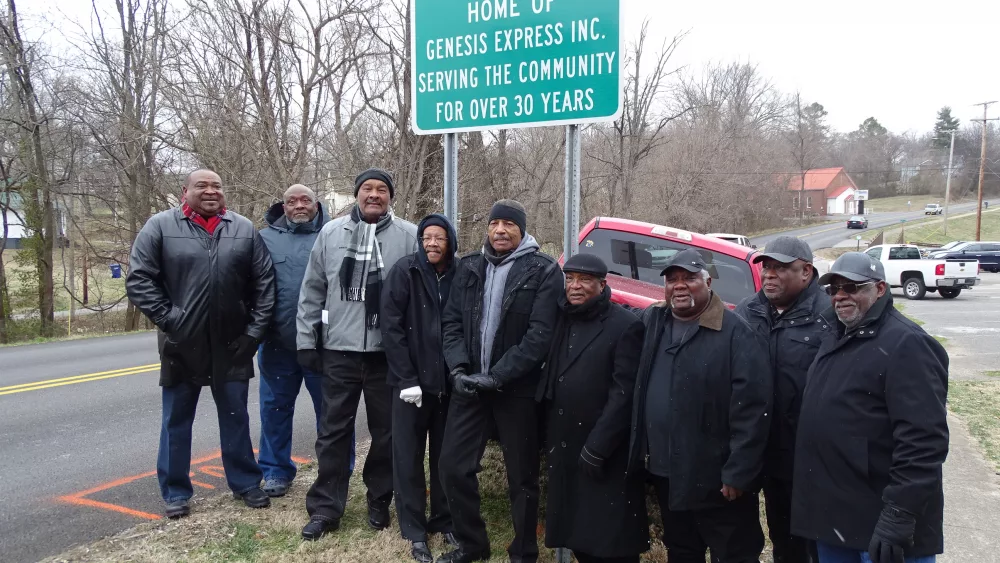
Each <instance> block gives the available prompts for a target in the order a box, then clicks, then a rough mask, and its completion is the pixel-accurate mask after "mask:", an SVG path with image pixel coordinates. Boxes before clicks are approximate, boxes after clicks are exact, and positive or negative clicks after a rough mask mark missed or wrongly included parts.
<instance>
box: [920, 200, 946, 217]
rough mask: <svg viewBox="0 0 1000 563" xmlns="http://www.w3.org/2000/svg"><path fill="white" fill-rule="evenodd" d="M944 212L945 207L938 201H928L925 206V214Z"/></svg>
mask: <svg viewBox="0 0 1000 563" xmlns="http://www.w3.org/2000/svg"><path fill="white" fill-rule="evenodd" d="M942 213H944V208H943V207H941V205H940V204H937V203H928V204H927V205H925V206H924V215H940V214H942Z"/></svg>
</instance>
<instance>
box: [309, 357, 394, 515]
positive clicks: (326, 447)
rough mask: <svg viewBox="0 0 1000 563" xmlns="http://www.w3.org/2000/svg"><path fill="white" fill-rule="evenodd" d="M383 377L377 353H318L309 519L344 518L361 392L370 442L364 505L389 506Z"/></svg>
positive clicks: (388, 417) (387, 399) (388, 395)
mask: <svg viewBox="0 0 1000 563" xmlns="http://www.w3.org/2000/svg"><path fill="white" fill-rule="evenodd" d="M387 372H388V366H387V364H386V360H385V354H383V353H381V352H338V351H334V350H323V382H322V388H323V412H322V414H321V416H320V419H319V432H318V436H317V438H316V460H317V462H318V465H319V475H317V476H316V482H315V483H313V485H312V487H310V488H309V492H308V493H306V510H307V511H308V512H309V516H319V517H321V518H325V519H328V520H339V519H340V518H341V517H342V516H343V515H344V507H345V506H346V504H347V494H348V485H349V481H350V475H351V474H350V457H351V443H352V441H353V437H354V421H355V420H356V418H357V416H358V403H359V402H360V400H361V394H362V393H364V396H365V412H366V413H367V415H368V432H369V433H370V434H371V438H372V441H371V449H369V451H368V457H367V459H365V468H364V471H363V473H362V479H363V480H364V482H365V486H367V487H368V502H370V503H383V504H385V505H388V504H389V503H390V502H391V501H392V407H391V405H392V388H391V387H389V385H388V384H387V383H386V382H385V377H386V373H387Z"/></svg>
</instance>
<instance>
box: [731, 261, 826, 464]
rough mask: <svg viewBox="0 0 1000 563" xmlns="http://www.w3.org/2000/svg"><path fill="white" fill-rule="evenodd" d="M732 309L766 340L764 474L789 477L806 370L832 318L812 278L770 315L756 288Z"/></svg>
mask: <svg viewBox="0 0 1000 563" xmlns="http://www.w3.org/2000/svg"><path fill="white" fill-rule="evenodd" d="M736 314H737V315H739V316H740V317H742V318H743V320H745V321H747V323H749V324H750V327H751V328H753V329H754V330H755V331H756V332H757V334H759V335H761V337H762V338H763V339H764V340H765V341H767V346H768V354H769V358H770V360H771V369H772V371H773V372H774V403H773V408H772V412H773V413H774V414H773V416H772V417H771V435H770V438H769V440H768V443H767V453H766V454H765V460H764V473H765V474H766V475H768V476H769V477H772V478H775V479H780V480H783V481H791V480H792V464H793V463H794V461H795V431H796V428H798V425H799V411H800V410H801V409H802V390H803V389H804V388H805V386H806V374H807V373H809V366H811V365H812V362H813V359H815V358H816V353H817V352H819V346H820V344H821V343H822V342H823V340H825V339H826V338H831V337H832V336H833V332H834V326H835V325H834V324H833V323H834V322H836V320H837V318H836V316H835V315H834V313H833V309H832V307H831V305H830V297H829V296H828V295H827V294H826V293H825V292H824V291H823V290H822V289H821V288H820V286H819V284H818V283H817V282H816V278H815V277H813V281H812V283H810V284H809V286H808V287H806V289H805V290H804V291H803V292H802V294H801V295H799V298H798V299H797V300H796V301H795V303H793V304H792V306H791V307H789V308H788V309H787V310H785V312H784V314H782V315H781V316H780V317H778V319H777V320H774V319H773V318H772V316H771V303H770V302H769V301H768V300H767V297H766V296H765V295H764V292H763V291H761V292H759V293H757V294H756V295H752V296H750V297H747V298H746V299H744V300H743V302H742V303H740V304H739V305H738V306H737V307H736Z"/></svg>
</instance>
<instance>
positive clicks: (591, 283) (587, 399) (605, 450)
mask: <svg viewBox="0 0 1000 563" xmlns="http://www.w3.org/2000/svg"><path fill="white" fill-rule="evenodd" d="M563 273H564V274H565V277H566V290H565V293H562V294H560V295H559V308H560V311H559V315H558V320H557V321H556V328H555V331H554V337H553V340H552V347H551V348H550V350H549V355H548V359H547V360H546V361H545V372H544V375H543V381H542V384H541V385H539V388H538V394H537V395H536V399H538V400H539V402H542V401H544V405H545V411H546V416H545V420H546V432H545V437H546V441H547V444H546V447H545V451H546V452H549V453H548V457H547V460H548V472H549V485H548V502H547V503H546V509H545V545H546V546H548V547H568V548H569V549H572V550H573V555H575V556H576V560H577V561H579V562H580V563H638V562H639V554H640V553H642V552H644V551H646V550H647V549H649V524H648V522H647V520H646V498H645V497H646V495H645V483H644V479H643V476H642V475H641V473H640V474H638V475H634V474H628V473H626V469H627V467H628V439H629V426H630V424H631V422H632V394H633V392H634V390H635V377H636V371H637V370H638V369H639V354H640V352H641V351H642V335H643V331H644V328H643V325H642V321H640V320H639V319H638V317H636V316H635V315H634V314H632V313H631V312H629V311H627V310H625V309H624V308H622V307H617V306H615V305H614V304H612V303H611V289H610V288H609V287H608V286H607V284H606V283H605V281H604V278H605V276H607V273H608V269H607V266H606V265H605V264H604V261H603V260H601V259H600V258H598V257H597V256H594V255H593V254H577V255H576V256H574V257H572V258H570V259H569V260H567V261H566V264H565V265H564V266H563Z"/></svg>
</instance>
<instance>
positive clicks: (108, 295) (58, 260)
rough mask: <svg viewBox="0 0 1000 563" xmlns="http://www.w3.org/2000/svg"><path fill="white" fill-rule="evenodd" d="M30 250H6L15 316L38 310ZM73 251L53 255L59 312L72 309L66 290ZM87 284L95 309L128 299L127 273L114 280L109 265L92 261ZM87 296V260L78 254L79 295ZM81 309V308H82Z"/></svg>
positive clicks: (65, 250) (12, 306) (77, 294)
mask: <svg viewBox="0 0 1000 563" xmlns="http://www.w3.org/2000/svg"><path fill="white" fill-rule="evenodd" d="M27 252H29V251H27V250H11V249H8V250H5V251H4V252H3V263H4V268H5V271H6V273H7V283H8V291H9V293H10V299H11V308H12V309H13V310H14V314H19V313H30V312H32V311H37V309H38V290H37V283H36V281H35V279H34V272H35V270H34V267H33V266H32V265H31V263H30V262H29V261H27V260H26V258H27V254H22V255H21V258H20V259H18V254H19V253H27ZM69 265H70V264H69V250H68V249H65V248H57V249H55V254H54V256H53V265H52V266H53V275H52V277H53V280H52V283H53V284H54V285H55V292H54V295H53V299H55V302H54V305H55V310H56V311H67V310H69V306H70V295H69V292H68V291H67V290H66V287H67V286H68V285H69V282H68V280H69V271H68V268H69ZM87 275H88V280H87V285H88V290H89V304H90V305H91V306H95V307H97V306H101V305H107V304H112V303H117V302H119V301H121V299H122V298H123V297H124V296H125V272H122V277H120V278H112V277H111V269H110V266H109V265H108V264H104V263H101V264H95V263H93V262H91V263H90V264H89V265H88V268H87ZM82 295H83V258H82V256H81V253H80V252H79V251H78V252H77V256H76V296H77V299H81V298H82ZM78 307H79V305H78Z"/></svg>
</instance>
